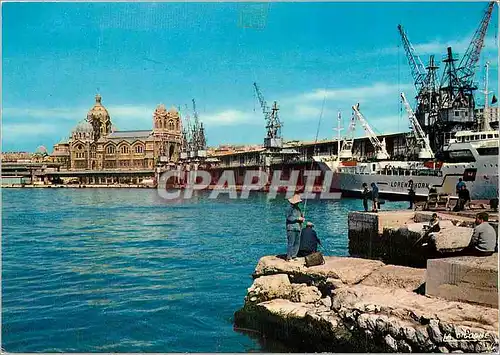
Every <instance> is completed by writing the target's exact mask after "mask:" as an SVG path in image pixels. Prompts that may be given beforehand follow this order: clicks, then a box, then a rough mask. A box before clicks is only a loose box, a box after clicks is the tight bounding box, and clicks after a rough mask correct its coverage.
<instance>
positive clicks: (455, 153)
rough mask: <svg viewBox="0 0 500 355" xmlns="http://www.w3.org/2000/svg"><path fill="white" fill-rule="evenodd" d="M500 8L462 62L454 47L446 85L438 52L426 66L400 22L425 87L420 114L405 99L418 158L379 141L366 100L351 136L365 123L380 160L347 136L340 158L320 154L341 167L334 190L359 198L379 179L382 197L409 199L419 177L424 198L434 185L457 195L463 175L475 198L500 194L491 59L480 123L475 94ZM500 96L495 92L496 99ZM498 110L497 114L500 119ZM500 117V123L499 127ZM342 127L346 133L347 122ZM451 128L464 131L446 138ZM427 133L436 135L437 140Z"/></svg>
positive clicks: (330, 165)
mask: <svg viewBox="0 0 500 355" xmlns="http://www.w3.org/2000/svg"><path fill="white" fill-rule="evenodd" d="M493 9H494V2H490V3H489V4H488V6H487V8H486V10H485V12H484V15H483V17H482V20H481V22H480V24H479V27H478V30H477V31H476V32H475V33H474V36H473V38H472V41H471V42H470V45H469V47H468V48H467V51H466V52H465V53H464V54H463V56H462V58H461V60H460V62H458V58H457V57H456V56H455V55H453V52H452V49H451V47H448V48H447V55H446V57H444V59H443V63H444V69H443V73H442V78H441V81H440V82H439V83H438V80H437V69H438V66H437V65H435V63H434V56H433V55H431V56H430V58H429V65H428V66H427V67H426V66H424V65H423V63H422V61H421V59H420V58H419V57H418V55H417V54H416V52H415V49H414V48H413V46H412V45H411V43H410V41H409V39H408V37H407V36H406V33H405V32H404V30H403V27H402V26H401V25H399V26H398V30H399V33H400V35H401V39H402V44H403V47H404V50H405V53H406V56H407V58H408V63H409V64H410V69H411V73H412V76H413V79H414V84H415V88H416V90H417V105H416V110H417V114H418V119H417V117H416V114H415V113H414V112H413V110H412V108H411V107H410V105H409V103H408V102H407V101H406V98H405V96H404V94H403V93H402V94H401V98H402V101H403V103H404V105H405V108H406V111H407V113H408V118H409V121H410V123H411V129H412V133H413V136H414V138H415V141H416V145H415V147H416V148H418V158H416V159H415V161H394V160H393V159H391V157H390V156H389V154H388V152H387V150H386V147H385V142H384V141H383V140H382V142H381V141H380V140H379V139H378V137H377V135H376V134H375V132H374V131H373V130H372V129H371V127H370V125H369V124H368V122H367V121H366V120H365V119H364V117H363V115H362V114H361V112H359V105H357V106H353V107H352V108H353V111H354V116H353V120H352V122H351V127H350V131H351V134H352V135H353V133H354V127H355V125H356V122H359V123H360V124H361V125H362V126H363V128H364V130H365V132H366V134H367V136H368V137H369V139H370V142H371V144H372V145H373V147H374V149H375V157H374V158H375V159H374V161H372V162H359V159H354V157H353V153H352V150H353V149H352V148H353V138H352V137H351V138H346V139H344V141H343V145H342V148H341V147H340V146H339V149H338V152H339V153H338V156H330V157H326V158H325V157H322V156H316V157H314V160H315V161H316V162H317V163H318V164H319V166H320V168H321V169H322V170H324V171H334V172H335V174H334V178H333V179H334V181H333V184H332V185H333V186H334V187H336V188H337V189H340V190H341V191H342V192H343V194H344V195H349V194H351V195H353V194H354V195H356V194H360V193H361V191H362V185H363V183H366V184H368V186H370V185H371V183H376V184H377V185H378V187H379V192H380V194H381V196H386V197H392V198H398V197H399V198H404V199H407V198H408V197H409V196H408V192H409V191H408V185H409V182H410V180H412V181H413V186H414V188H415V192H416V195H417V197H420V198H422V197H426V196H428V192H429V189H430V188H431V187H435V188H436V189H437V190H438V192H442V193H447V194H450V195H456V184H457V182H458V179H459V178H462V179H463V180H464V182H465V183H466V185H467V187H468V189H469V191H470V195H471V199H477V200H489V199H494V198H498V142H499V137H498V134H499V133H498V130H492V128H493V129H497V128H496V127H498V107H496V108H495V109H496V110H491V109H493V108H489V107H488V103H489V98H488V94H489V91H488V63H486V65H485V69H486V70H485V86H484V91H483V93H484V108H483V114H482V117H481V119H480V120H479V119H478V118H479V117H478V115H476V114H475V112H474V107H475V99H474V91H475V90H476V89H477V86H476V84H475V82H474V75H475V71H476V66H477V64H478V61H479V58H480V53H481V49H482V48H483V46H484V39H485V35H486V31H487V28H488V24H489V22H490V19H491V16H492V12H493ZM496 101H497V100H496V98H495V96H493V100H492V104H493V103H495V102H496ZM492 113H493V115H494V116H495V117H496V118H493V119H492V117H491V116H492ZM493 121H496V124H497V125H496V126H495V125H494V124H493ZM477 123H481V124H480V128H476V127H477ZM422 127H424V128H425V129H426V130H425V131H424V130H423V129H422ZM338 129H339V131H340V120H339V127H338ZM473 130H477V131H473ZM451 132H456V133H455V136H454V137H453V139H448V140H446V139H443V137H444V134H443V133H451ZM426 133H429V134H430V136H431V139H432V145H431V144H430V143H429V136H428V135H427V134H426ZM348 136H349V135H348ZM339 145H340V137H339ZM433 149H434V150H435V151H436V156H435V154H434V152H433ZM408 153H409V154H408V156H410V155H413V156H415V154H414V153H415V152H408Z"/></svg>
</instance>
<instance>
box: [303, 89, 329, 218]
mask: <svg viewBox="0 0 500 355" xmlns="http://www.w3.org/2000/svg"><path fill="white" fill-rule="evenodd" d="M325 101H326V88H325V96H323V104H322V105H321V113H320V115H319V120H318V127H317V128H316V138H315V140H314V145H313V155H314V154H315V151H316V144H317V143H318V136H319V128H320V126H321V119H322V118H323V110H324V108H325ZM313 165H314V159H312V161H311V168H310V169H309V170H312V167H313ZM304 192H305V186H304ZM304 199H305V201H304V212H303V213H302V217H303V218H304V221H305V218H306V209H307V198H304Z"/></svg>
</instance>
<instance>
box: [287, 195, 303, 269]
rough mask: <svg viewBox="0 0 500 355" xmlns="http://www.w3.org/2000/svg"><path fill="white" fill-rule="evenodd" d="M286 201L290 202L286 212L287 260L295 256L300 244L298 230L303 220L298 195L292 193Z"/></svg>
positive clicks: (299, 230)
mask: <svg viewBox="0 0 500 355" xmlns="http://www.w3.org/2000/svg"><path fill="white" fill-rule="evenodd" d="M288 202H290V207H289V209H288V211H287V214H286V237H287V240H288V243H287V250H286V260H287V261H289V260H290V259H295V258H296V257H297V253H298V252H299V246H300V232H301V230H302V222H304V216H303V215H302V211H301V210H300V207H299V203H301V202H302V199H301V198H300V195H299V194H295V195H293V197H291V198H289V199H288Z"/></svg>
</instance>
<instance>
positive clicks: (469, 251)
mask: <svg viewBox="0 0 500 355" xmlns="http://www.w3.org/2000/svg"><path fill="white" fill-rule="evenodd" d="M460 254H462V255H468V256H490V255H493V252H492V251H481V250H477V249H476V248H474V247H473V246H471V245H469V246H468V247H467V248H465V249H464V250H462V252H461V253H460Z"/></svg>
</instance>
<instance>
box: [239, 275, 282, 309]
mask: <svg viewBox="0 0 500 355" xmlns="http://www.w3.org/2000/svg"><path fill="white" fill-rule="evenodd" d="M291 293H292V285H291V284H290V280H289V279H288V276H287V275H285V274H277V275H269V276H261V277H259V278H257V279H255V280H254V282H253V284H252V286H251V287H250V288H249V289H248V294H247V297H246V301H247V302H250V303H260V302H263V301H268V300H273V299H275V298H283V299H288V298H290V296H291Z"/></svg>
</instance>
